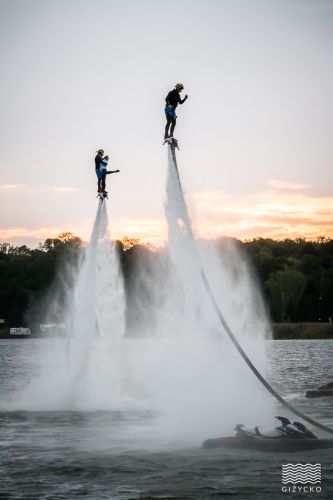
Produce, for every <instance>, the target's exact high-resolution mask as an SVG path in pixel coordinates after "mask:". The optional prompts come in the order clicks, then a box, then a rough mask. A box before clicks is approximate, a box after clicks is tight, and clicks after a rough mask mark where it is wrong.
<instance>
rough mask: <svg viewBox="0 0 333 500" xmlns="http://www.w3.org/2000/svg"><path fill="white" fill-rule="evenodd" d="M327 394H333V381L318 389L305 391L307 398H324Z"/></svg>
mask: <svg viewBox="0 0 333 500" xmlns="http://www.w3.org/2000/svg"><path fill="white" fill-rule="evenodd" d="M325 396H326V397H327V396H333V382H329V383H328V384H324V385H321V386H320V387H317V389H313V390H310V391H306V393H305V397H306V398H322V397H325Z"/></svg>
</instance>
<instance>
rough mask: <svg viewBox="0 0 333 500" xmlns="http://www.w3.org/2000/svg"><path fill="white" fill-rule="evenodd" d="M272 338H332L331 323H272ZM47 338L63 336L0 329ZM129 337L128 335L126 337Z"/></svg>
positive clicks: (6, 334)
mask: <svg viewBox="0 0 333 500" xmlns="http://www.w3.org/2000/svg"><path fill="white" fill-rule="evenodd" d="M272 332H273V339H274V340H325V339H326V340H327V339H333V323H319V322H318V323H273V324H272ZM29 338H30V339H47V338H65V336H60V335H59V336H55V335H53V336H52V335H50V336H48V335H46V334H43V333H34V332H31V335H29V336H24V335H9V330H8V329H5V330H2V331H1V330H0V339H25V340H26V339H29ZM128 338H129V337H128Z"/></svg>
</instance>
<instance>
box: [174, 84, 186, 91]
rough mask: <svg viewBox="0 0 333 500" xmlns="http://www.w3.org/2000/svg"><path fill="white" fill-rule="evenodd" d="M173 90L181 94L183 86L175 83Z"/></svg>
mask: <svg viewBox="0 0 333 500" xmlns="http://www.w3.org/2000/svg"><path fill="white" fill-rule="evenodd" d="M175 89H176V90H178V92H181V91H182V90H184V85H183V84H182V83H177V84H176V85H175Z"/></svg>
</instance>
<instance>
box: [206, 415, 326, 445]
mask: <svg viewBox="0 0 333 500" xmlns="http://www.w3.org/2000/svg"><path fill="white" fill-rule="evenodd" d="M276 418H277V419H278V420H280V421H281V423H282V425H280V426H279V427H276V428H275V429H273V430H272V431H269V432H265V433H263V432H261V431H260V430H259V428H258V427H255V428H254V429H246V428H245V427H244V425H242V424H238V425H236V427H235V431H236V436H234V437H220V438H215V439H207V440H206V441H204V442H203V443H202V446H203V447H204V448H220V447H222V448H237V449H244V450H258V451H273V452H281V451H305V450H318V449H327V448H333V439H318V438H317V437H316V436H315V435H314V434H313V433H312V432H311V431H310V430H309V429H307V428H306V427H305V425H303V424H302V423H301V422H294V423H293V424H292V423H291V422H290V421H289V420H288V419H287V418H286V417H276Z"/></svg>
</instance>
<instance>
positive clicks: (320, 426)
mask: <svg viewBox="0 0 333 500" xmlns="http://www.w3.org/2000/svg"><path fill="white" fill-rule="evenodd" d="M169 148H170V151H171V156H172V160H173V166H174V168H175V171H176V175H177V179H178V183H179V188H180V192H181V196H182V201H183V204H184V209H185V211H186V214H187V207H186V203H185V198H184V193H183V189H182V184H181V180H180V176H179V171H178V165H177V158H176V149H175V146H174V144H169ZM187 219H188V220H190V219H189V217H188V214H187ZM184 222H185V221H184ZM187 231H188V234H189V236H190V238H191V240H192V241H193V244H194V245H196V244H195V239H194V236H193V231H192V228H191V225H190V224H187ZM200 274H201V279H202V282H203V285H204V287H205V289H206V291H207V294H208V296H209V299H210V301H211V303H212V306H213V308H214V311H215V313H216V315H217V317H218V319H219V321H220V323H221V325H222V326H223V328H224V330H225V331H226V333H227V335H228V337H229V339H230V340H231V342H232V343H233V344H234V346H235V347H236V349H237V351H238V352H239V354H240V355H241V356H242V358H243V359H244V361H245V363H246V364H247V365H248V367H249V368H250V370H251V371H252V372H253V373H254V375H255V376H256V377H257V379H258V380H259V381H260V382H261V383H262V385H263V386H264V387H265V388H266V389H267V390H268V391H269V392H270V393H271V394H272V396H274V397H275V399H277V400H278V401H279V403H281V404H282V405H283V406H285V407H286V408H288V410H289V411H290V412H292V413H294V415H297V416H298V417H300V418H302V419H303V420H305V421H306V422H308V423H309V424H311V425H313V426H314V427H317V428H318V429H321V430H323V431H325V432H328V433H329V434H333V429H331V428H330V427H327V426H326V425H324V424H321V423H320V422H317V420H314V419H313V418H311V417H309V416H307V415H305V414H304V413H302V412H301V411H300V410H297V408H294V406H292V405H291V404H290V403H288V402H287V401H285V400H284V399H283V397H282V396H280V394H279V393H278V392H276V390H275V389H274V388H273V387H272V386H271V385H270V384H269V383H268V382H267V380H266V379H265V378H264V377H263V375H261V373H260V372H259V371H258V370H257V368H256V367H255V366H254V364H253V363H252V361H251V360H250V358H249V357H248V355H247V354H246V352H245V351H244V350H243V348H242V346H241V345H240V344H239V342H238V340H237V339H236V337H235V335H234V334H233V333H232V331H231V329H230V327H229V325H228V323H227V321H226V319H225V317H224V316H223V314H222V311H221V309H220V307H219V305H218V303H217V301H216V299H215V296H214V294H213V291H212V289H211V286H210V284H209V281H208V279H207V275H206V273H205V271H204V269H203V267H202V266H201V265H200Z"/></svg>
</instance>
